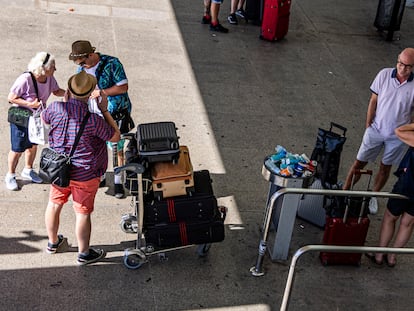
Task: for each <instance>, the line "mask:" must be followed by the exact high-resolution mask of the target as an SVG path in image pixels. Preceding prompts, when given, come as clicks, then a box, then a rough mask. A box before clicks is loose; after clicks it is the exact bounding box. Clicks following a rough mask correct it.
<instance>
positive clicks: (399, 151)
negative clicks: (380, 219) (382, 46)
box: [343, 48, 414, 213]
mask: <svg viewBox="0 0 414 311" xmlns="http://www.w3.org/2000/svg"><path fill="white" fill-rule="evenodd" d="M413 66H414V48H406V49H404V50H403V51H402V52H401V53H400V54H399V55H398V60H397V65H396V68H385V69H382V70H381V71H380V72H379V73H378V74H377V76H376V77H375V79H374V81H373V82H372V84H371V87H370V89H371V92H372V94H371V98H370V100H369V104H368V111H367V118H366V124H365V127H366V129H365V133H364V136H363V139H362V143H361V146H360V148H359V151H358V154H357V157H356V160H355V162H354V163H353V165H352V166H351V168H350V170H349V172H348V175H347V177H346V180H345V184H344V186H343V189H345V190H348V189H350V188H351V183H352V176H353V175H354V172H355V170H357V169H363V168H364V167H365V166H366V165H367V163H368V162H374V161H375V159H376V158H377V157H378V155H379V154H380V152H381V150H384V153H383V156H382V159H381V164H380V167H379V170H378V173H377V175H376V176H375V181H374V187H373V191H381V189H382V188H383V187H384V185H385V183H386V182H387V180H388V177H389V175H390V171H391V167H392V165H398V163H399V162H400V161H401V159H402V157H403V155H404V151H405V148H406V145H405V144H404V143H403V142H402V141H401V140H399V139H398V137H397V136H396V135H395V132H394V131H395V129H396V128H397V127H399V126H401V125H404V124H408V123H410V122H411V121H412V115H413V111H414V81H413V78H414V75H413V72H412V69H413ZM359 178H360V175H359V176H358V175H355V182H357V181H358V180H359ZM376 209H377V202H376V199H375V198H372V199H371V202H370V210H371V212H374V213H375V210H376Z"/></svg>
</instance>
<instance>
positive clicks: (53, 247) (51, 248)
mask: <svg viewBox="0 0 414 311" xmlns="http://www.w3.org/2000/svg"><path fill="white" fill-rule="evenodd" d="M64 241H65V238H64V237H63V235H61V234H59V235H58V241H57V242H56V243H50V242H47V248H46V252H47V253H49V254H55V253H56V252H57V250H58V248H59V247H60V246H61V245H62V244H63V242H64Z"/></svg>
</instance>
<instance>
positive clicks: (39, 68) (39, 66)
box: [27, 52, 55, 76]
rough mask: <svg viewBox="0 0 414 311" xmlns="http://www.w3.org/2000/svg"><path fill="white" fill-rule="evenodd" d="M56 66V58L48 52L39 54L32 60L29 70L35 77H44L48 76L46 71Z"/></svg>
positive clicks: (28, 66)
mask: <svg viewBox="0 0 414 311" xmlns="http://www.w3.org/2000/svg"><path fill="white" fill-rule="evenodd" d="M53 65H55V57H54V56H53V55H52V54H49V53H46V52H38V53H37V54H36V56H35V57H33V58H32V59H31V60H30V63H29V65H27V70H29V71H30V72H32V73H33V74H34V75H37V76H43V75H45V74H46V70H49V69H50V68H52V66H53Z"/></svg>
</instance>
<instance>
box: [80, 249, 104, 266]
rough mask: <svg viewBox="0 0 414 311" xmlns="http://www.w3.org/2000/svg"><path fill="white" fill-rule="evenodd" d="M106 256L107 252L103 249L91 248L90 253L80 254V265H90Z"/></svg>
mask: <svg viewBox="0 0 414 311" xmlns="http://www.w3.org/2000/svg"><path fill="white" fill-rule="evenodd" d="M105 256H106V252H105V251H104V250H103V249H92V248H90V249H89V254H88V255H86V256H85V255H81V254H79V255H78V265H81V266H83V265H88V264H90V263H94V262H97V261H98V260H100V259H102V258H104V257H105Z"/></svg>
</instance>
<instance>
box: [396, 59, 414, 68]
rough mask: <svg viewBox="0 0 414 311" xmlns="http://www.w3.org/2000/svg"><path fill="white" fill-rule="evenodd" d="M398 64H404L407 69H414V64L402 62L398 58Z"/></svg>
mask: <svg viewBox="0 0 414 311" xmlns="http://www.w3.org/2000/svg"><path fill="white" fill-rule="evenodd" d="M397 64H398V65H401V66H403V67H404V69H405V68H407V69H413V66H414V65H409V64H404V63H403V62H401V61H400V60H398V61H397Z"/></svg>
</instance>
